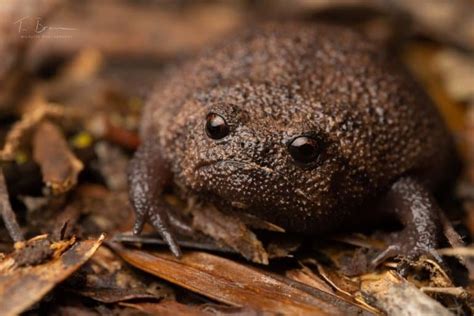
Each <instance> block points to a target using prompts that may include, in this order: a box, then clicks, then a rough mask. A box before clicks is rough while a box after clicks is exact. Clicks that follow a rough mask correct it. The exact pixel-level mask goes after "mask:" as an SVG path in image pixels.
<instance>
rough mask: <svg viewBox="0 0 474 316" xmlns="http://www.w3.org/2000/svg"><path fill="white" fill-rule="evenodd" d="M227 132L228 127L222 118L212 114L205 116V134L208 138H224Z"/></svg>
mask: <svg viewBox="0 0 474 316" xmlns="http://www.w3.org/2000/svg"><path fill="white" fill-rule="evenodd" d="M229 131H230V129H229V125H227V122H226V121H225V119H224V118H223V117H222V116H220V115H218V114H216V113H212V112H211V113H209V114H208V115H207V116H206V134H207V136H209V137H210V138H212V139H221V138H224V137H226V136H227V135H229Z"/></svg>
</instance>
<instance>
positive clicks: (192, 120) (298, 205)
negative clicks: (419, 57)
mask: <svg viewBox="0 0 474 316" xmlns="http://www.w3.org/2000/svg"><path fill="white" fill-rule="evenodd" d="M141 136H142V140H143V143H142V145H141V146H140V148H139V149H138V151H137V152H136V154H135V157H134V158H133V160H132V162H131V165H130V173H129V180H130V197H131V201H132V204H133V206H134V209H135V211H136V223H135V227H134V232H135V233H137V234H138V233H140V232H141V230H142V227H143V224H144V223H145V222H146V221H148V222H149V223H151V224H152V225H153V226H154V227H155V228H156V229H157V230H158V232H159V233H160V234H161V235H162V236H163V238H164V239H165V240H166V242H167V243H168V244H169V246H170V248H171V250H172V251H173V253H174V254H176V255H179V254H180V249H179V246H178V244H177V242H176V240H175V238H174V234H173V230H174V228H173V226H177V225H179V224H180V223H179V222H178V221H177V220H176V218H175V216H173V213H172V212H171V210H170V206H169V205H168V204H167V203H166V202H165V201H164V199H163V198H162V193H163V190H164V189H165V187H167V186H173V187H174V188H175V189H176V190H177V191H178V192H179V193H180V194H181V195H182V196H183V197H186V196H194V197H197V198H198V199H200V200H202V201H209V202H212V203H214V204H215V205H216V206H217V207H218V208H219V209H221V210H222V211H225V210H233V211H235V210H237V211H239V212H246V213H249V214H252V215H255V216H257V217H259V218H261V219H264V220H267V221H270V222H272V223H274V224H276V225H278V226H281V227H283V228H284V229H286V230H287V231H290V232H299V233H306V234H310V235H322V234H328V233H331V232H335V231H341V230H348V229H350V230H357V229H358V228H360V227H361V226H362V225H372V226H374V225H377V224H380V223H381V222H383V221H389V220H398V221H399V222H401V224H402V225H403V226H404V228H403V230H402V231H400V233H399V238H398V241H397V242H395V243H393V244H392V245H390V246H389V247H388V248H387V250H386V251H384V252H383V253H381V255H380V258H382V257H387V256H392V255H397V254H403V255H408V256H418V255H420V254H422V253H425V252H429V251H431V250H432V249H433V248H435V247H436V246H437V245H438V243H439V236H440V234H439V233H440V225H439V218H438V212H439V210H438V207H437V204H436V202H435V201H434V199H433V197H432V192H433V191H434V190H435V189H436V188H438V187H439V185H440V183H442V182H443V181H445V180H446V178H447V177H446V176H447V175H449V174H450V167H451V166H452V162H453V160H454V157H455V155H454V151H453V145H452V141H451V139H450V137H449V133H448V131H447V129H446V127H445V125H444V123H443V121H442V119H441V117H440V115H439V114H438V113H437V111H436V109H435V106H434V105H433V104H432V102H431V101H430V99H429V98H428V97H427V95H426V94H425V93H424V92H423V91H422V89H421V88H420V87H419V86H418V84H417V83H416V82H415V81H414V80H413V79H412V78H411V77H410V76H409V75H408V73H407V72H406V71H405V70H404V69H403V67H401V66H400V64H399V63H398V62H397V61H396V60H395V59H394V58H392V57H391V56H390V55H388V54H386V53H385V52H384V51H383V50H382V49H381V48H380V47H378V46H377V45H375V44H373V43H371V42H370V41H368V40H367V39H365V38H364V37H363V36H362V35H360V34H358V33H356V32H354V31H352V30H350V29H347V28H344V27H340V26H331V25H326V24H303V23H283V24H266V25H263V26H259V27H257V28H253V29H251V30H247V31H245V32H243V33H242V34H240V35H239V36H236V37H234V38H232V39H228V40H226V41H224V42H223V43H221V44H220V45H217V46H216V47H214V48H212V49H209V50H208V51H207V52H206V53H204V54H203V55H201V56H199V57H198V58H196V59H193V60H192V61H189V62H188V63H186V64H184V65H182V66H181V67H179V68H177V69H175V70H174V71H173V72H172V73H171V74H170V75H169V76H167V78H166V80H165V81H163V82H161V84H160V85H158V87H157V88H156V90H155V92H154V95H153V97H152V98H151V100H150V101H149V102H148V104H147V106H146V108H145V111H144V115H143V121H142V130H141Z"/></svg>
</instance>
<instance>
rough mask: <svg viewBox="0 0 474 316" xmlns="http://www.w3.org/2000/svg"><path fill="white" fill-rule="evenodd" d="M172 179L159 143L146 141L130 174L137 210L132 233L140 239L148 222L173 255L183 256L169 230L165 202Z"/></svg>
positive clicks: (131, 188)
mask: <svg viewBox="0 0 474 316" xmlns="http://www.w3.org/2000/svg"><path fill="white" fill-rule="evenodd" d="M170 179H171V173H170V170H169V166H168V164H167V163H166V161H165V159H164V158H163V156H162V154H161V150H160V148H159V145H158V142H157V141H155V140H147V141H145V142H144V143H143V144H142V145H140V147H139V148H138V150H137V151H136V153H135V155H134V157H133V159H132V160H131V162H130V165H129V170H128V182H129V194H130V201H131V203H132V206H133V208H134V210H135V214H136V215H135V216H136V219H135V224H134V227H133V233H134V234H136V235H138V234H140V233H141V231H142V229H143V225H144V224H145V222H149V223H150V224H151V225H152V226H153V227H154V228H155V229H156V230H157V231H158V232H159V233H160V235H161V236H162V237H163V239H164V240H165V241H166V243H167V244H168V246H169V247H170V249H171V251H172V252H173V254H174V255H175V256H177V257H179V256H180V255H181V250H180V248H179V246H178V244H177V242H176V239H175V237H174V234H173V231H172V229H171V227H170V218H169V213H170V206H169V205H168V204H167V203H166V202H165V201H164V200H163V197H162V194H163V190H164V188H165V186H166V185H167V184H168V183H169V181H170Z"/></svg>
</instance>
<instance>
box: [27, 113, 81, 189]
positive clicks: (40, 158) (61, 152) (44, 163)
mask: <svg viewBox="0 0 474 316" xmlns="http://www.w3.org/2000/svg"><path fill="white" fill-rule="evenodd" d="M33 158H34V160H35V161H36V162H37V163H38V164H39V165H40V166H41V172H42V173H43V181H44V182H45V183H46V185H48V186H49V187H50V188H51V189H52V191H53V194H61V193H64V192H67V191H69V190H70V189H71V188H72V187H73V186H74V185H75V184H76V183H77V177H78V175H79V173H80V172H81V170H82V168H83V165H82V162H81V161H80V160H79V159H77V158H76V156H75V155H74V154H73V153H72V152H71V150H70V149H69V146H68V144H67V142H66V140H65V139H64V136H63V134H62V133H61V131H60V130H59V128H58V127H57V126H55V125H54V124H52V123H50V122H47V121H46V122H43V123H41V124H40V125H39V126H38V128H37V129H36V131H35V134H34V136H33Z"/></svg>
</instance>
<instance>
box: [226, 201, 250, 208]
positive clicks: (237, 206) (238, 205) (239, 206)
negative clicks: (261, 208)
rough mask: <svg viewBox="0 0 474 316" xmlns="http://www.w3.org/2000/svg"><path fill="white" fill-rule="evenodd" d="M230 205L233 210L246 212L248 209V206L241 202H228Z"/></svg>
mask: <svg viewBox="0 0 474 316" xmlns="http://www.w3.org/2000/svg"><path fill="white" fill-rule="evenodd" d="M230 205H231V206H232V207H233V208H235V209H239V210H246V209H248V208H249V205H248V204H246V203H243V202H239V201H232V202H230Z"/></svg>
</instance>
